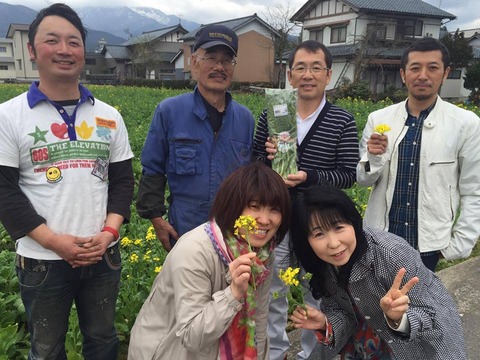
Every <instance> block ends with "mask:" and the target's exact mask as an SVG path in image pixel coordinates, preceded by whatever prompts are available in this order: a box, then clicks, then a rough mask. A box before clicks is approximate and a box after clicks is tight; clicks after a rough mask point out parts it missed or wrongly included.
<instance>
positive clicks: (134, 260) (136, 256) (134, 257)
mask: <svg viewBox="0 0 480 360" xmlns="http://www.w3.org/2000/svg"><path fill="white" fill-rule="evenodd" d="M130 262H132V263H136V262H138V255H137V254H135V253H133V254H132V255H130Z"/></svg>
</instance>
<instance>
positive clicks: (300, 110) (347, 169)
mask: <svg viewBox="0 0 480 360" xmlns="http://www.w3.org/2000/svg"><path fill="white" fill-rule="evenodd" d="M331 66H332V55H331V53H330V51H329V50H328V49H327V48H326V47H325V45H323V44H321V43H319V42H317V41H313V40H307V41H304V42H302V43H301V44H299V45H298V46H297V47H296V48H295V49H294V50H293V51H292V53H291V55H290V59H289V68H290V70H289V71H288V79H289V82H290V84H291V85H292V87H293V88H295V89H297V91H298V100H297V134H298V143H297V156H298V159H297V165H298V172H297V173H295V174H290V175H288V176H287V178H286V179H285V184H286V185H287V186H288V187H289V189H290V194H291V196H292V198H294V197H295V195H296V194H297V193H298V192H301V191H302V190H304V189H305V188H307V187H309V186H312V185H320V184H322V183H329V184H332V185H334V186H336V187H338V188H341V189H345V188H349V187H351V186H352V185H353V184H354V182H355V178H356V172H355V168H356V165H357V162H358V160H359V148H358V134H357V128H356V125H355V120H354V118H353V116H352V115H351V114H349V113H348V112H346V111H345V110H343V109H340V108H338V107H336V106H335V105H332V104H331V103H329V102H328V101H327V100H326V96H325V87H326V86H327V85H328V84H329V83H330V80H331V78H332V69H331ZM268 140H269V139H268V122H267V111H266V110H264V111H263V113H262V115H261V116H260V118H259V121H258V124H257V129H256V133H255V137H254V144H253V153H252V156H253V159H254V160H260V161H264V162H266V163H270V161H271V160H272V159H273V157H274V154H275V152H276V149H275V148H274V145H273V144H272V143H270V142H269V141H268ZM292 240H293V241H294V239H292ZM288 242H289V235H288V234H287V235H286V236H285V238H284V240H283V241H282V243H281V244H280V245H279V246H278V247H277V248H276V255H275V269H274V270H275V272H274V276H273V281H272V288H271V294H273V293H279V294H285V293H286V288H285V285H284V284H283V283H282V282H281V280H280V279H279V278H278V276H277V275H278V271H279V270H280V269H286V268H287V267H288V266H289V261H288V258H289V257H288ZM309 296H310V298H311V301H314V300H313V298H312V297H311V294H309ZM287 312H288V302H287V299H286V296H283V295H282V296H279V297H277V299H274V298H273V296H272V298H271V299H270V309H269V322H268V335H269V337H270V359H271V360H281V359H284V358H285V357H286V354H287V351H288V347H289V342H288V337H287V334H286V331H285V326H286V323H287ZM315 344H316V339H315V335H314V334H313V332H311V331H304V333H303V335H302V348H303V351H302V352H300V353H299V354H298V356H297V358H298V359H306V358H308V356H309V355H310V353H311V351H312V350H313V348H314V346H315Z"/></svg>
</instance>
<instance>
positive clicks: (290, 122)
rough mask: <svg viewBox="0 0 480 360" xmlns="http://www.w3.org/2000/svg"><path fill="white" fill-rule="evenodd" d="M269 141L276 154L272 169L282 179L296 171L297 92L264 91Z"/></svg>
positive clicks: (283, 90) (281, 90) (282, 90)
mask: <svg viewBox="0 0 480 360" xmlns="http://www.w3.org/2000/svg"><path fill="white" fill-rule="evenodd" d="M265 103H266V109H267V114H268V129H269V136H270V141H271V142H272V143H273V144H274V145H275V148H276V149H277V153H276V154H275V158H274V159H273V161H272V168H273V170H275V171H276V172H277V173H279V174H280V175H281V176H282V177H283V178H287V176H288V175H289V174H296V173H297V171H298V169H297V115H296V113H297V110H296V107H297V91H296V90H290V89H265Z"/></svg>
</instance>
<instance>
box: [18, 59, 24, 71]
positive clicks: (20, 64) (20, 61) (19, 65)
mask: <svg viewBox="0 0 480 360" xmlns="http://www.w3.org/2000/svg"><path fill="white" fill-rule="evenodd" d="M17 61H18V70H23V67H22V59H18V60H17Z"/></svg>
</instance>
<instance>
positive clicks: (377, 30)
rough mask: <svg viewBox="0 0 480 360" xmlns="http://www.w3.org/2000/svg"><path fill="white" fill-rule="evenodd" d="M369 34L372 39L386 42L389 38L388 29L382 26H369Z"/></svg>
mask: <svg viewBox="0 0 480 360" xmlns="http://www.w3.org/2000/svg"><path fill="white" fill-rule="evenodd" d="M367 34H368V35H369V36H370V37H371V39H376V40H385V39H386V38H387V27H386V26H385V25H381V24H368V25H367Z"/></svg>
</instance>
